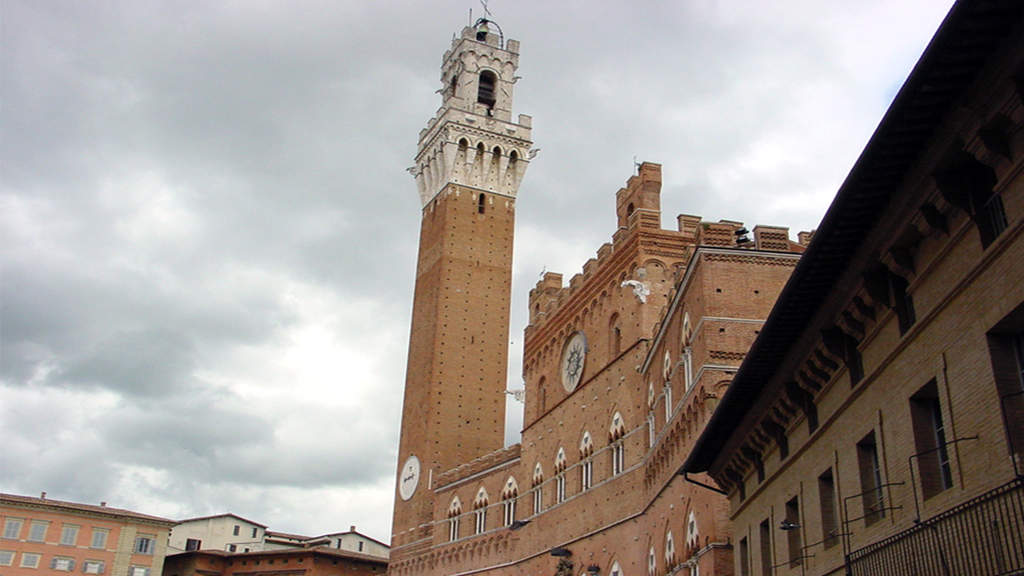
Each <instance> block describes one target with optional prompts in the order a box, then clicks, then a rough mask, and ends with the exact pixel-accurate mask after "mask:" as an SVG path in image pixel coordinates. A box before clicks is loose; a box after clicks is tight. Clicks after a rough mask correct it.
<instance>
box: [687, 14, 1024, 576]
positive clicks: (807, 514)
mask: <svg viewBox="0 0 1024 576" xmlns="http://www.w3.org/2000/svg"><path fill="white" fill-rule="evenodd" d="M1022 11H1024V5H1022V4H1021V3H1020V2H1011V1H977V2H966V1H962V2H958V3H957V4H956V5H955V6H954V7H953V9H952V10H951V12H950V13H949V15H948V16H947V18H946V20H945V21H944V22H943V24H942V26H941V27H940V29H939V31H938V32H937V33H936V35H935V37H934V38H933V40H932V42H931V43H930V44H929V46H928V48H927V49H926V51H925V53H924V55H923V56H922V57H921V60H920V62H919V63H918V64H917V66H916V67H915V68H914V71H913V72H912V74H911V76H910V77H909V79H908V80H907V82H906V83H905V85H904V86H903V88H902V89H901V90H900V92H899V94H898V95H897V96H896V98H895V100H894V101H893V104H892V106H891V107H890V109H889V111H888V112H887V113H886V115H885V117H884V118H883V120H882V122H881V124H880V125H879V127H878V129H877V130H876V131H875V134H874V135H873V136H872V138H871V140H870V142H869V143H868V145H867V147H866V148H865V150H864V152H863V153H862V155H861V157H860V159H859V160H858V161H857V163H856V164H855V165H854V167H853V169H852V170H851V172H850V174H849V176H848V177H847V179H846V181H845V182H844V183H843V185H842V187H841V188H840V190H839V192H838V194H837V196H836V199H835V201H834V202H833V204H832V206H831V208H830V209H829V211H828V213H827V214H826V216H825V218H824V220H823V221H822V224H821V227H820V228H819V229H818V231H817V233H816V234H815V237H814V239H813V240H812V241H811V243H810V244H809V246H808V248H807V251H806V253H805V255H804V257H803V258H802V260H801V261H800V263H799V264H798V265H797V267H796V270H795V271H794V272H793V274H792V278H791V280H790V282H789V284H788V285H787V286H786V288H785V289H784V290H783V293H782V295H781V297H780V299H779V302H778V304H777V306H776V308H775V310H774V311H773V313H772V315H771V317H770V318H769V319H768V321H767V323H766V324H765V326H764V328H763V330H762V333H761V335H760V339H759V340H758V341H757V343H756V344H755V345H754V347H753V348H752V349H751V351H750V354H749V356H748V357H747V358H746V359H745V360H744V362H743V364H742V367H741V368H740V371H739V372H738V373H737V374H736V376H735V378H734V379H733V383H732V385H731V387H730V388H729V389H728V392H727V393H726V394H725V396H724V397H723V398H722V400H721V404H720V405H719V407H718V410H717V412H716V413H715V414H714V416H713V418H712V420H711V422H710V424H709V425H708V427H707V428H706V429H705V431H704V432H703V434H702V435H701V437H700V439H699V441H698V444H697V446H696V448H695V450H694V451H693V452H692V453H691V455H690V456H689V457H688V459H687V461H686V462H685V465H684V467H683V471H684V472H686V473H700V472H705V471H706V472H708V473H710V475H711V476H712V477H713V478H714V479H715V480H716V481H717V483H718V484H719V485H720V486H722V487H724V488H725V491H726V492H727V493H728V497H729V501H730V507H729V519H730V520H731V522H732V533H733V542H734V548H733V552H734V563H735V566H736V573H737V574H739V575H741V576H747V575H751V574H757V575H762V576H769V575H780V576H784V575H790V574H793V575H795V574H800V575H822V574H855V575H860V574H928V575H931V574H935V575H942V574H971V575H979V576H983V575H989V574H1019V573H1022V572H1024V458H1022V456H1024V419H1022V416H1024V237H1022V232H1024V177H1022V176H1021V170H1022V168H1024V162H1022V158H1024V130H1022V127H1024V106H1022V102H1024V83H1022V81H1021V78H1022V72H1021V71H1022V70H1024V34H1022V25H1024V21H1022Z"/></svg>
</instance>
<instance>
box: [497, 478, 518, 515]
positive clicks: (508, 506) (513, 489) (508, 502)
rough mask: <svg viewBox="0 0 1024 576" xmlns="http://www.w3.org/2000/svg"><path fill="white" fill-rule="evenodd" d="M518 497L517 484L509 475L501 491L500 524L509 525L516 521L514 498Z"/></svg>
mask: <svg viewBox="0 0 1024 576" xmlns="http://www.w3.org/2000/svg"><path fill="white" fill-rule="evenodd" d="M518 498H519V485H518V484H517V483H516V479H515V478H513V477H511V476H509V478H508V480H506V481H505V487H504V488H503V489H502V491H501V510H502V517H501V522H502V526H511V525H512V523H513V522H515V521H516V500H517V499H518Z"/></svg>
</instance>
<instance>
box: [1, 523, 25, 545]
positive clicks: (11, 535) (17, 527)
mask: <svg viewBox="0 0 1024 576" xmlns="http://www.w3.org/2000/svg"><path fill="white" fill-rule="evenodd" d="M23 522H24V521H23V520H22V519H21V518H8V519H6V520H4V538H6V539H8V540H17V539H18V537H19V536H21V525H22V524H23Z"/></svg>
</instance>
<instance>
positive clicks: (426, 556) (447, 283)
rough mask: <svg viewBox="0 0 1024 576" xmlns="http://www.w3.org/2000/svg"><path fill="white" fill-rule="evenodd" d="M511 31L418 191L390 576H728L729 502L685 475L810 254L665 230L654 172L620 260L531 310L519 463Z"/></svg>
mask: <svg viewBox="0 0 1024 576" xmlns="http://www.w3.org/2000/svg"><path fill="white" fill-rule="evenodd" d="M494 26H495V25H494V24H493V23H492V22H487V21H485V20H482V21H480V22H478V23H477V25H476V26H474V27H467V28H466V29H464V30H463V32H462V34H461V35H460V36H459V37H458V38H456V39H454V40H453V43H452V47H451V49H450V50H449V51H448V52H447V53H446V54H445V56H444V59H443V64H442V74H441V81H442V86H443V90H442V91H441V92H442V107H441V109H440V110H439V112H438V114H437V116H436V117H435V118H434V119H433V120H431V121H430V123H429V124H428V127H427V128H426V129H425V130H424V131H422V132H421V134H420V145H419V152H418V154H417V158H416V167H415V168H414V169H413V170H412V172H413V174H414V175H415V176H416V180H417V184H418V186H419V191H420V197H421V201H422V207H423V213H422V224H421V235H420V253H419V262H418V267H417V275H416V290H415V297H414V298H415V300H414V305H413V321H412V334H411V340H410V346H409V363H408V369H407V376H406V388H405V405H404V409H403V420H402V435H401V441H400V446H399V467H398V472H397V478H396V480H397V487H398V490H397V492H398V493H397V494H396V500H395V516H394V523H393V533H392V542H391V545H392V550H391V564H390V568H389V570H390V572H391V573H393V574H400V575H405V574H461V573H483V572H487V573H495V574H551V573H554V572H556V571H557V572H558V573H562V574H569V573H571V574H578V573H580V571H589V572H591V573H603V574H614V575H620V576H621V575H622V574H649V575H663V574H670V573H672V574H674V573H688V574H692V575H697V574H698V573H700V574H704V575H705V576H707V575H711V574H731V573H732V553H731V538H730V533H729V528H728V526H727V524H726V522H725V520H726V516H727V502H726V500H725V498H724V497H722V496H721V495H719V494H717V493H715V492H712V491H709V490H707V489H705V488H703V487H701V486H699V485H696V484H693V483H690V482H687V481H686V479H684V478H682V477H680V476H678V475H676V474H675V472H676V470H677V469H678V468H679V465H680V464H681V463H682V459H683V458H684V457H685V455H686V453H687V452H688V449H689V446H690V445H691V444H692V442H693V440H694V439H695V438H696V435H697V434H698V433H699V432H700V430H701V429H702V427H703V423H704V422H705V421H706V420H707V418H708V417H709V415H710V413H711V412H712V411H713V410H714V407H715V403H716V402H717V399H718V398H719V397H720V396H721V395H722V394H723V391H724V388H725V387H726V386H727V385H728V382H729V381H730V379H731V376H732V374H733V373H734V372H735V371H736V369H737V368H738V367H739V363H740V361H741V359H742V358H743V355H744V354H745V353H746V351H747V349H748V347H749V346H750V343H751V342H753V340H754V339H755V337H756V335H757V332H758V330H759V329H760V327H761V324H762V322H763V319H764V318H765V317H766V316H767V315H768V312H769V311H770V309H771V307H772V304H773V303H774V301H775V298H776V296H777V295H778V293H779V291H780V290H781V289H782V286H783V285H784V284H785V282H786V280H787V278H788V277H789V274H790V272H791V271H792V270H793V267H794V266H795V264H796V262H797V261H798V259H799V254H800V253H801V252H802V251H803V245H802V244H801V243H798V242H792V241H790V239H789V235H788V230H786V229H784V228H772V227H756V228H754V230H753V232H752V233H751V232H749V231H747V230H746V229H745V228H743V226H742V224H741V223H739V222H728V221H722V222H702V221H701V219H700V218H699V217H696V216H688V215H682V216H679V217H678V218H677V221H676V226H675V227H674V229H663V228H662V226H661V220H662V218H661V199H660V194H661V166H660V165H657V164H652V163H643V164H642V165H640V166H639V168H638V171H637V174H635V175H634V176H632V177H631V178H630V179H629V181H628V182H627V184H626V186H625V187H624V188H622V189H620V190H619V191H618V193H617V194H616V196H615V199H614V209H615V212H616V215H617V220H618V228H617V229H616V230H614V231H612V232H613V234H612V239H611V242H609V243H606V244H604V245H603V246H601V247H600V248H599V249H598V250H597V254H596V257H595V258H592V259H591V260H589V261H588V262H586V263H585V264H584V265H583V271H582V273H580V274H576V275H574V276H573V277H572V278H571V279H570V280H569V282H568V284H567V285H563V279H562V276H561V275H560V274H555V273H547V274H545V275H544V277H543V278H542V279H541V281H540V282H538V284H537V286H536V287H535V288H534V289H533V290H532V291H531V293H530V299H529V306H530V323H529V326H528V327H527V328H526V335H525V343H524V360H523V368H522V371H523V377H524V379H525V381H526V399H525V420H524V429H523V432H522V442H521V443H520V444H517V445H514V446H511V447H509V448H502V442H503V430H504V417H503V416H504V411H503V406H502V405H503V401H504V400H503V398H504V390H505V374H506V370H507V357H506V349H507V342H508V310H509V293H510V279H511V255H512V231H513V229H514V217H515V199H516V194H517V192H518V187H519V183H520V182H521V180H522V178H523V175H524V173H525V170H526V167H527V164H528V162H529V160H530V159H531V157H532V152H531V150H530V146H531V145H532V142H531V141H530V118H529V117H528V116H524V115H520V116H519V117H518V121H517V122H513V121H512V119H511V118H512V117H511V104H512V86H513V84H514V83H515V80H516V79H517V78H516V76H515V73H516V68H517V65H518V48H519V44H518V42H516V41H514V40H508V41H507V42H506V41H504V38H503V35H502V34H501V33H500V29H498V30H497V31H495V30H494V29H492V27H494ZM609 204H610V205H611V204H612V202H611V198H609ZM751 235H752V236H753V238H751V237H750V236H751ZM806 238H807V236H806V235H802V236H801V239H803V240H806Z"/></svg>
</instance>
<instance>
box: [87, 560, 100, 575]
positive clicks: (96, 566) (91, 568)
mask: <svg viewBox="0 0 1024 576" xmlns="http://www.w3.org/2000/svg"><path fill="white" fill-rule="evenodd" d="M103 569H104V565H103V562H100V561H99V560H86V561H85V562H83V563H82V572H85V573H86V574H103Z"/></svg>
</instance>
